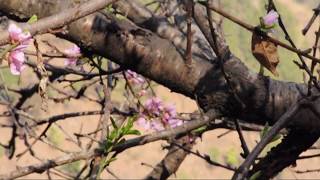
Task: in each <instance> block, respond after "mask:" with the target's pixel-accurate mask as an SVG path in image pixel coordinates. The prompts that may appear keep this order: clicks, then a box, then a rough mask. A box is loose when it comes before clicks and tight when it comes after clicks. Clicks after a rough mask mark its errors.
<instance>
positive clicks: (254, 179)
mask: <svg viewBox="0 0 320 180" xmlns="http://www.w3.org/2000/svg"><path fill="white" fill-rule="evenodd" d="M260 176H261V171H257V172H255V173H254V174H253V175H252V176H251V177H250V178H249V180H256V179H259V177H260Z"/></svg>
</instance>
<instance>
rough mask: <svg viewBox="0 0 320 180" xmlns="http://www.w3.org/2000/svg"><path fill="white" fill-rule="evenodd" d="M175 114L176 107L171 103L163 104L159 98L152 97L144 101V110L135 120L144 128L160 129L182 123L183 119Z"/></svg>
mask: <svg viewBox="0 0 320 180" xmlns="http://www.w3.org/2000/svg"><path fill="white" fill-rule="evenodd" d="M176 116H177V113H176V108H175V107H174V106H173V105H164V104H163V102H162V101H161V99H160V98H158V97H153V98H150V99H148V100H147V101H146V102H145V103H144V110H143V111H142V112H141V113H140V116H139V118H138V120H137V122H138V125H140V126H142V127H144V128H145V129H152V130H156V131H161V130H163V129H165V128H166V127H172V128H174V127H177V126H180V125H182V123H183V121H182V120H180V119H178V118H176Z"/></svg>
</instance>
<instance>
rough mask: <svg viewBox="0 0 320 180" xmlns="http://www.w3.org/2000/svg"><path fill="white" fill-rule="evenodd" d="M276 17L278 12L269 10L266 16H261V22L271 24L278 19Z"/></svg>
mask: <svg viewBox="0 0 320 180" xmlns="http://www.w3.org/2000/svg"><path fill="white" fill-rule="evenodd" d="M278 18H279V14H278V13H277V12H276V11H274V10H271V11H270V12H269V13H268V14H267V15H266V16H264V17H263V22H264V24H266V25H268V26H272V25H273V24H274V23H276V22H277V21H278Z"/></svg>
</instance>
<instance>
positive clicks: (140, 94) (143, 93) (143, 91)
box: [138, 89, 147, 97]
mask: <svg viewBox="0 0 320 180" xmlns="http://www.w3.org/2000/svg"><path fill="white" fill-rule="evenodd" d="M146 94H147V91H146V90H144V89H142V90H141V91H140V92H139V93H138V96H139V97H141V96H144V95H146Z"/></svg>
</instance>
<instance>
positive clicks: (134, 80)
mask: <svg viewBox="0 0 320 180" xmlns="http://www.w3.org/2000/svg"><path fill="white" fill-rule="evenodd" d="M125 76H126V78H127V79H128V82H129V83H130V84H131V85H134V86H137V87H139V89H140V90H139V92H138V96H139V97H141V96H144V95H146V93H147V91H146V90H145V89H144V88H143V85H144V84H145V83H146V80H145V79H144V78H143V77H142V76H140V75H138V74H137V73H135V72H133V71H131V70H127V71H126V72H125Z"/></svg>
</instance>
